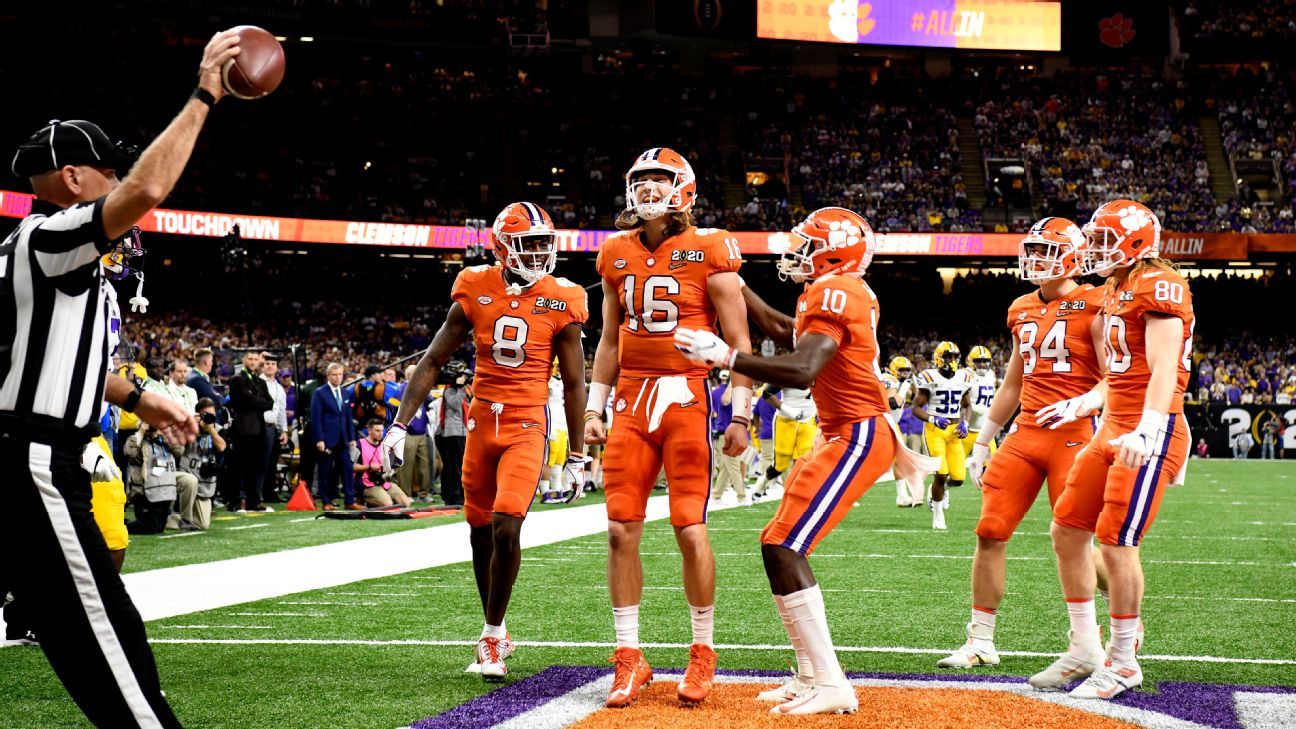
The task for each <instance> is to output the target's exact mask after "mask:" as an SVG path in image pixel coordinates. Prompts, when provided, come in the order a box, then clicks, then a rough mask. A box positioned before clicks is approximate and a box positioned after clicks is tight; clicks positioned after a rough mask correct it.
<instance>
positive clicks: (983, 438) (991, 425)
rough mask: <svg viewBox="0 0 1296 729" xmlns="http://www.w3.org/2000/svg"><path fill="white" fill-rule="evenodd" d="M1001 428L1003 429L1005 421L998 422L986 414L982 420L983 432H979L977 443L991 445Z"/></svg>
mask: <svg viewBox="0 0 1296 729" xmlns="http://www.w3.org/2000/svg"><path fill="white" fill-rule="evenodd" d="M1001 430H1003V423H996V422H995V421H993V420H991V419H990V417H989V416H986V417H985V418H984V419H983V420H982V421H981V432H980V433H977V439H976V442H977V445H983V446H986V447H989V445H990V444H991V443H993V442H994V439H995V436H996V435H999V431H1001Z"/></svg>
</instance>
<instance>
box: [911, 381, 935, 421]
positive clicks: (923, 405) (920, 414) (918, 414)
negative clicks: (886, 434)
mask: <svg viewBox="0 0 1296 729" xmlns="http://www.w3.org/2000/svg"><path fill="white" fill-rule="evenodd" d="M930 398H931V396H930V395H928V394H927V391H926V390H921V389H920V390H918V394H917V395H914V401H913V407H912V408H910V409H911V410H912V411H913V414H914V417H915V418H918V419H919V420H921V421H923V422H924V423H926V422H930V421H931V416H929V415H928V414H927V401H928V400H929V399H930Z"/></svg>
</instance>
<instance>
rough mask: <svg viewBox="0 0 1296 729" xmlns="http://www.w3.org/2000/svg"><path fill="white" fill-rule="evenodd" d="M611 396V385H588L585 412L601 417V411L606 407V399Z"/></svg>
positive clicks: (596, 383)
mask: <svg viewBox="0 0 1296 729" xmlns="http://www.w3.org/2000/svg"><path fill="white" fill-rule="evenodd" d="M611 396H612V386H611V385H605V384H603V383H602V382H592V383H590V389H589V397H588V398H586V400H585V411H586V412H591V413H598V414H599V415H602V414H603V409H604V408H606V407H607V401H608V398H609V397H611Z"/></svg>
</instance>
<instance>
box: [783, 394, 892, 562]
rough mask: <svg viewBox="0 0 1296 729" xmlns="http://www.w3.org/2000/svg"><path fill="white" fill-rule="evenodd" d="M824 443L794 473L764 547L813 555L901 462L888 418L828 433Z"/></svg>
mask: <svg viewBox="0 0 1296 729" xmlns="http://www.w3.org/2000/svg"><path fill="white" fill-rule="evenodd" d="M823 437H824V440H823V442H822V443H821V444H820V445H818V446H817V447H815V449H814V450H812V451H810V454H809V455H807V456H806V457H805V458H802V459H801V460H799V461H797V463H796V465H795V466H793V467H792V471H791V472H789V473H788V478H787V485H786V486H785V487H784V490H783V501H782V502H781V503H780V504H779V508H778V511H777V512H776V513H775V514H774V518H773V519H771V520H770V523H769V524H766V525H765V530H764V531H762V532H761V544H774V545H778V546H781V547H786V548H788V549H791V550H793V551H795V552H800V553H801V554H802V555H809V554H810V553H811V552H813V551H814V550H815V547H817V546H819V542H820V541H822V540H823V538H824V537H826V536H828V533H829V532H831V531H832V530H833V529H834V528H835V527H836V526H837V525H838V524H839V523H841V520H842V519H845V518H846V514H847V513H849V512H850V510H851V508H852V507H854V505H855V501H856V499H858V498H859V497H861V496H863V495H864V492H866V491H868V490H869V487H870V486H872V485H873V483H874V482H875V481H877V479H878V477H879V476H881V475H882V474H883V473H885V472H886V470H887V469H889V468H891V463H892V461H894V460H895V449H896V442H895V434H894V433H893V432H892V430H891V426H890V424H888V423H887V421H886V418H884V417H883V416H881V415H874V416H873V417H871V418H867V419H865V420H862V421H860V422H858V423H852V424H850V425H846V426H842V427H840V428H836V429H834V430H831V431H829V430H827V429H825V430H824V431H823Z"/></svg>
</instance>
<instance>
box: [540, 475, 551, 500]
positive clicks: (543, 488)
mask: <svg viewBox="0 0 1296 729" xmlns="http://www.w3.org/2000/svg"><path fill="white" fill-rule="evenodd" d="M547 493H549V479H547V478H546V479H543V480H542V481H540V495H541V496H544V495H545V494H547Z"/></svg>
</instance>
